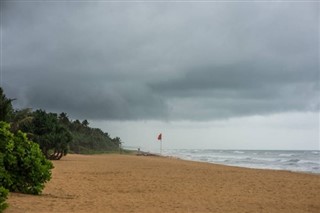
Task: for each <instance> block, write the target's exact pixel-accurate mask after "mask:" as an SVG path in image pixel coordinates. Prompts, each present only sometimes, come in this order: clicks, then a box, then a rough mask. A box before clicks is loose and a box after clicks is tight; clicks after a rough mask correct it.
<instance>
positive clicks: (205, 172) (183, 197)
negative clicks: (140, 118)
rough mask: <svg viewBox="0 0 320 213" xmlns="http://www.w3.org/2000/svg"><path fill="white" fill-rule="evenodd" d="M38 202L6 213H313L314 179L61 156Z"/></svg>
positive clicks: (15, 204) (319, 194)
mask: <svg viewBox="0 0 320 213" xmlns="http://www.w3.org/2000/svg"><path fill="white" fill-rule="evenodd" d="M54 166H55V169H54V170H53V178H52V180H51V181H50V182H49V183H47V185H46V188H45V190H44V191H43V194H42V195H40V196H33V195H23V194H16V193H11V194H10V196H9V199H8V202H9V205H10V207H9V208H8V209H7V210H6V211H5V213H22V212H24V213H26V212H32V213H37V212H41V213H44V212H54V213H60V212H121V213H122V212H124V213H125V212H150V213H151V212H161V213H162V212H181V213H187V212H268V213H269V212H320V176H319V175H312V174H301V173H293V172H286V171H271V170H256V169H244V168H236V167H228V166H219V165H214V164H207V163H198V162H189V161H183V160H178V159H170V158H163V157H145V156H130V155H93V156H84V155H68V156H66V157H64V158H62V159H61V160H60V161H54Z"/></svg>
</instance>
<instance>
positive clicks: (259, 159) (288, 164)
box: [163, 149, 320, 174]
mask: <svg viewBox="0 0 320 213" xmlns="http://www.w3.org/2000/svg"><path fill="white" fill-rule="evenodd" d="M163 154H164V155H166V156H174V157H178V158H181V159H186V160H192V161H201V162H209V163H216V164H223V165H230V166H239V167H248V168H258V169H274V170H289V171H295V172H307V173H317V174H320V151H319V150H316V151H287V150H286V151H282V150H276V151H275V150H211V149H171V150H163Z"/></svg>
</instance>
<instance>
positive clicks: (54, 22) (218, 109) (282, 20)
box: [1, 1, 319, 120]
mask: <svg viewBox="0 0 320 213" xmlns="http://www.w3.org/2000/svg"><path fill="white" fill-rule="evenodd" d="M1 10H2V12H3V14H2V20H1V29H2V34H3V38H2V52H3V55H2V62H3V63H2V73H3V80H2V86H3V87H4V89H5V90H6V91H7V93H8V95H9V96H11V97H15V98H17V99H18V101H17V102H16V106H17V107H33V108H45V109H47V110H52V111H57V112H61V111H65V112H68V113H69V114H70V115H72V116H74V117H80V118H87V119H101V120H105V119H106V120H108V119H113V120H140V119H141V120H144V119H165V120H166V119H173V120H176V119H186V120H211V119H221V118H230V117H238V116H247V115H257V114H272V113H279V112H288V111H316V110H318V109H319V100H318V98H317V97H318V95H319V49H318V48H319V4H317V3H301V2H299V3H292V2H291V3H290V2H289V3H288V2H287V3H286V2H282V3H279V2H278V3H248V2H246V3H203V2H202V3H168V2H164V3H160V2H158V3H155V2H154V3H136V2H135V3H134V2H133V3H128V2H127V3H125V2H122V3H114V2H69V3H68V2H61V1H59V2H52V1H51V2H43V3H40V2H1Z"/></svg>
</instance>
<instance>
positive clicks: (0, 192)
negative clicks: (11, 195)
mask: <svg viewBox="0 0 320 213" xmlns="http://www.w3.org/2000/svg"><path fill="white" fill-rule="evenodd" d="M7 196H8V190H6V189H5V188H3V187H2V186H0V212H2V211H3V210H4V209H5V208H7V207H8V204H7V203H5V201H6V199H7Z"/></svg>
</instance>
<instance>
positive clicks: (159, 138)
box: [158, 133, 162, 141]
mask: <svg viewBox="0 0 320 213" xmlns="http://www.w3.org/2000/svg"><path fill="white" fill-rule="evenodd" d="M158 140H159V141H161V140H162V133H160V134H159V135H158Z"/></svg>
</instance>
